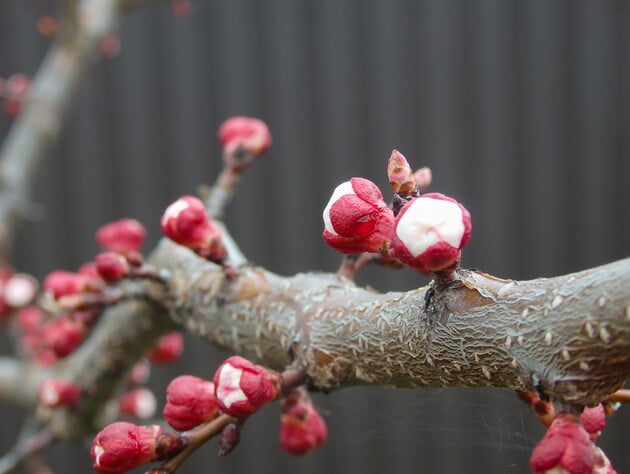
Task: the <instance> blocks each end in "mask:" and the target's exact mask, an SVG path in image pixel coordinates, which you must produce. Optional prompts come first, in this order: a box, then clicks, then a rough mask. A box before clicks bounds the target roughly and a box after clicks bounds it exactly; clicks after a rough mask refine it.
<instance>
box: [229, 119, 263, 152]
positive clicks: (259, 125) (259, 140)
mask: <svg viewBox="0 0 630 474" xmlns="http://www.w3.org/2000/svg"><path fill="white" fill-rule="evenodd" d="M219 141H220V142H221V146H222V147H223V148H224V149H225V150H226V151H228V153H232V152H234V150H236V148H237V147H239V146H241V147H243V149H244V150H245V151H247V152H248V153H250V154H252V155H254V156H260V155H262V154H263V153H265V152H266V151H267V150H268V149H269V147H270V146H271V134H270V133H269V128H268V127H267V124H265V122H263V121H262V120H259V119H256V118H252V117H232V118H229V119H227V120H226V121H225V122H223V124H222V125H221V127H219Z"/></svg>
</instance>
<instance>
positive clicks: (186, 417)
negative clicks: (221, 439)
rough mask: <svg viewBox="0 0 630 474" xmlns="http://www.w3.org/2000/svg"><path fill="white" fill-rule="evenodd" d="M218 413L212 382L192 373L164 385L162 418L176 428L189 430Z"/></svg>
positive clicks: (211, 418)
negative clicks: (164, 399)
mask: <svg viewBox="0 0 630 474" xmlns="http://www.w3.org/2000/svg"><path fill="white" fill-rule="evenodd" d="M219 415H220V411H219V408H218V406H217V403H216V400H215V398H214V384H213V383H212V382H210V381H208V380H203V379H200V378H199V377H194V376H192V375H180V376H179V377H177V378H174V379H173V380H172V381H171V383H169V384H168V387H166V405H165V406H164V419H165V420H166V422H167V423H168V424H169V425H171V426H172V427H173V428H175V429H176V430H179V431H187V430H190V429H192V428H194V427H195V426H198V425H200V424H202V423H206V422H208V421H211V420H213V419H214V418H216V417H217V416H219Z"/></svg>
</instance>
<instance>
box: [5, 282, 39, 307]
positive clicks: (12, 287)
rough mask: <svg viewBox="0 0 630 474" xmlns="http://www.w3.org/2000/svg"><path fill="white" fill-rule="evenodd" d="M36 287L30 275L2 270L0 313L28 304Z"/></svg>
mask: <svg viewBox="0 0 630 474" xmlns="http://www.w3.org/2000/svg"><path fill="white" fill-rule="evenodd" d="M38 287H39V285H38V284H37V280H35V278H33V277H32V276H31V275H27V274H26V273H13V271H9V272H3V273H2V275H1V276H0V314H4V313H5V312H7V311H9V310H11V309H15V308H21V307H24V306H26V305H28V304H30V303H31V302H32V301H33V299H35V296H36V295H37V290H38Z"/></svg>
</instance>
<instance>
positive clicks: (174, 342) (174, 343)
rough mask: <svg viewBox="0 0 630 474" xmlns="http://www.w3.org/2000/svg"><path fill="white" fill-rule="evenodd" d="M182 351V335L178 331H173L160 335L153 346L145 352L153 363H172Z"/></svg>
mask: <svg viewBox="0 0 630 474" xmlns="http://www.w3.org/2000/svg"><path fill="white" fill-rule="evenodd" d="M183 351H184V336H183V334H182V333H181V332H180V331H173V332H171V333H169V334H166V335H165V336H162V337H160V338H159V339H158V340H157V342H156V343H155V346H154V347H153V348H152V349H151V350H149V352H148V353H147V358H148V359H149V360H150V361H151V362H153V363H155V364H161V365H165V364H172V363H173V362H175V361H176V360H178V359H179V358H180V357H181V355H182V352H183Z"/></svg>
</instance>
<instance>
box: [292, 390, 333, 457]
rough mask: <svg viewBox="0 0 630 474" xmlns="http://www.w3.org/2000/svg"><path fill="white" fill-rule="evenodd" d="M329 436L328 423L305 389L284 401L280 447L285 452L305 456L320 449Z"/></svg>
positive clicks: (293, 393) (295, 392) (293, 391)
mask: <svg viewBox="0 0 630 474" xmlns="http://www.w3.org/2000/svg"><path fill="white" fill-rule="evenodd" d="M327 436H328V429H327V428H326V423H325V422H324V420H323V419H322V417H321V416H320V415H319V413H317V410H315V407H314V406H313V403H312V401H311V399H310V398H309V396H308V394H307V393H306V392H305V391H304V390H303V389H294V390H292V391H291V393H289V395H288V396H287V397H285V398H283V399H282V418H281V420H280V447H281V448H282V449H283V450H285V451H286V452H288V453H291V454H297V455H299V454H305V453H307V452H309V451H312V450H313V449H317V448H319V447H320V446H321V445H322V444H323V443H324V441H326V438H327Z"/></svg>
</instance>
